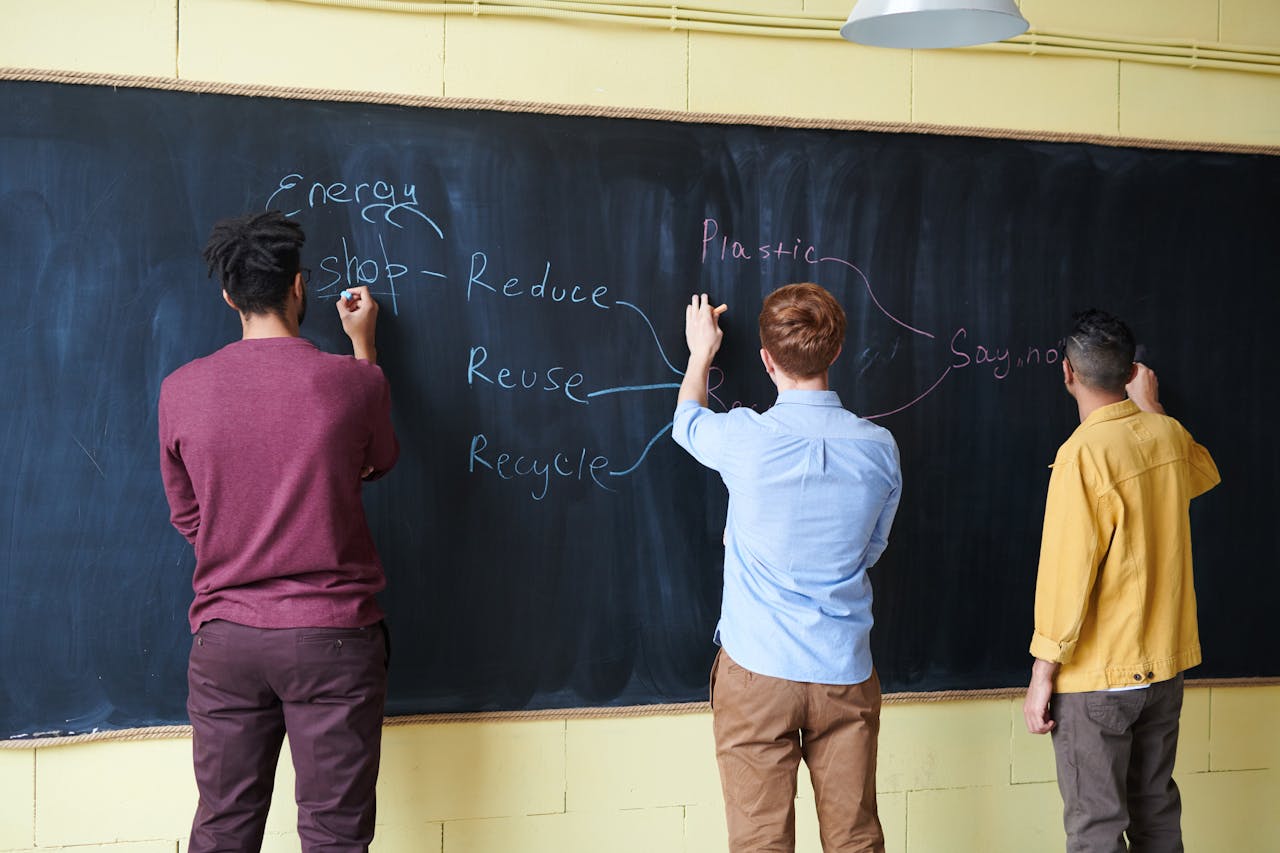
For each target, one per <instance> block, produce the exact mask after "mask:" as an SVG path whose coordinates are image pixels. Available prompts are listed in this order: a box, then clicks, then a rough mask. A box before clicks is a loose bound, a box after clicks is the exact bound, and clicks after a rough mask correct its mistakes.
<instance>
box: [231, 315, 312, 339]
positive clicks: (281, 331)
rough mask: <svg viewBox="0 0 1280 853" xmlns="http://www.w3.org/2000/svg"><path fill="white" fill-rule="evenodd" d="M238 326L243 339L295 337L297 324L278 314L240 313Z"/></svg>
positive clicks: (297, 332)
mask: <svg viewBox="0 0 1280 853" xmlns="http://www.w3.org/2000/svg"><path fill="white" fill-rule="evenodd" d="M240 326H241V330H242V335H241V338H242V339H243V340H246V341H248V340H257V339H260V338H296V337H298V335H299V329H298V324H297V323H296V322H293V321H290V320H286V319H285V318H283V317H281V316H280V315H279V314H241V315H240Z"/></svg>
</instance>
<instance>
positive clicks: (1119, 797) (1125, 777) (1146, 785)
mask: <svg viewBox="0 0 1280 853" xmlns="http://www.w3.org/2000/svg"><path fill="white" fill-rule="evenodd" d="M1049 710H1050V714H1051V715H1052V717H1053V719H1054V720H1055V721H1056V722H1057V726H1056V727H1055V728H1054V730H1053V751H1054V755H1055V756H1056V758H1057V763H1058V790H1060V791H1061V792H1062V803H1063V823H1064V825H1065V826H1066V830H1067V850H1068V853H1125V851H1127V850H1132V851H1134V853H1182V826H1181V818H1182V800H1181V799H1180V797H1179V796H1178V786H1177V785H1176V784H1174V781H1173V761H1174V757H1175V756H1176V755H1177V751H1178V717H1179V715H1180V714H1181V712H1182V676H1181V675H1178V676H1175V677H1174V678H1172V679H1170V680H1168V681H1162V682H1160V683H1158V684H1153V685H1151V686H1150V687H1149V688H1147V689H1146V690H1132V691H1124V692H1114V693H1113V692H1107V691H1096V692H1092V693H1059V694H1055V695H1054V697H1053V699H1052V700H1051V702H1050V706H1049ZM1126 835H1127V836H1128V839H1129V840H1128V846H1126V844H1125V836H1126Z"/></svg>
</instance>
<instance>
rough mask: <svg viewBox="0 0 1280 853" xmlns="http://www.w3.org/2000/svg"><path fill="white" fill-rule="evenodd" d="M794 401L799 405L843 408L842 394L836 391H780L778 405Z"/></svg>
mask: <svg viewBox="0 0 1280 853" xmlns="http://www.w3.org/2000/svg"><path fill="white" fill-rule="evenodd" d="M791 403H794V404H796V405H799V406H831V407H834V408H843V404H842V403H841V402H840V395H839V394H837V393H836V392H835V391H799V390H793V391H780V392H778V405H783V404H791Z"/></svg>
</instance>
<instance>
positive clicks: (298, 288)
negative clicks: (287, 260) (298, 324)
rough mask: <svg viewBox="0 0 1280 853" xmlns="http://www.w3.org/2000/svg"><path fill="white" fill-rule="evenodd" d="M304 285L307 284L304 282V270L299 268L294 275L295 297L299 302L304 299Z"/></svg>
mask: <svg viewBox="0 0 1280 853" xmlns="http://www.w3.org/2000/svg"><path fill="white" fill-rule="evenodd" d="M304 287H306V284H304V283H303V281H302V271H301V270H299V271H298V272H297V273H295V274H294V276H293V298H294V299H296V300H298V301H299V302H301V301H302V289H303V288H304Z"/></svg>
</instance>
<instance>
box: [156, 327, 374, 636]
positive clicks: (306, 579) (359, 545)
mask: <svg viewBox="0 0 1280 853" xmlns="http://www.w3.org/2000/svg"><path fill="white" fill-rule="evenodd" d="M398 453H399V446H398V444H397V443H396V437H395V433H394V432H393V431H392V429H391V392H390V388H389V387H388V385H387V380H386V377H384V376H383V375H382V371H381V370H380V369H379V368H378V367H377V366H375V365H372V364H369V363H368V362H365V361H359V360H357V359H354V358H351V357H350V356H338V355H332V354H329V353H325V352H321V351H320V350H318V349H316V348H315V346H314V345H313V344H312V343H311V342H310V341H307V340H305V339H303V338H262V339H256V340H245V341H237V342H235V343H233V344H229V345H227V346H225V347H223V348H222V349H220V350H218V351H217V352H215V353H213V354H212V355H209V356H206V357H205V358H198V359H196V360H195V361H192V362H191V363H189V364H187V365H184V366H183V367H180V368H179V369H178V370H175V371H174V372H173V373H172V374H171V375H170V376H169V377H168V378H166V379H165V381H164V384H163V385H162V386H161V388H160V471H161V474H162V475H163V477H164V489H165V493H166V495H167V496H168V498H169V508H170V511H171V515H170V521H172V522H173V526H174V527H176V528H177V529H178V532H179V533H181V534H182V535H183V536H185V537H186V538H187V540H188V541H189V542H191V543H192V544H193V545H194V546H195V552H196V570H195V577H194V579H193V582H192V586H193V587H194V588H195V600H194V601H192V603H191V611H190V619H191V630H192V631H195V630H196V629H197V628H199V627H200V625H201V624H203V623H204V622H207V621H209V620H211V619H226V620H228V621H231V622H239V623H241V624H243V625H251V626H253V627H257V628H306V627H325V628H356V627H362V626H365V625H370V624H373V623H374V622H377V621H378V620H379V619H381V618H382V610H381V608H379V606H378V603H377V601H376V600H375V599H374V594H375V593H377V592H378V591H380V590H381V589H382V588H383V587H384V586H386V580H385V578H384V577H383V573H382V563H381V561H380V560H379V559H378V552H377V550H376V549H375V548H374V545H373V538H372V537H371V536H370V534H369V527H368V524H367V523H366V522H365V517H364V506H363V504H362V503H361V501H360V471H361V469H362V468H364V467H366V466H372V467H373V468H374V469H375V471H374V474H373V477H377V476H379V475H381V474H383V473H386V471H387V470H388V469H390V468H391V466H392V465H394V464H395V461H396V457H397V455H398Z"/></svg>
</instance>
